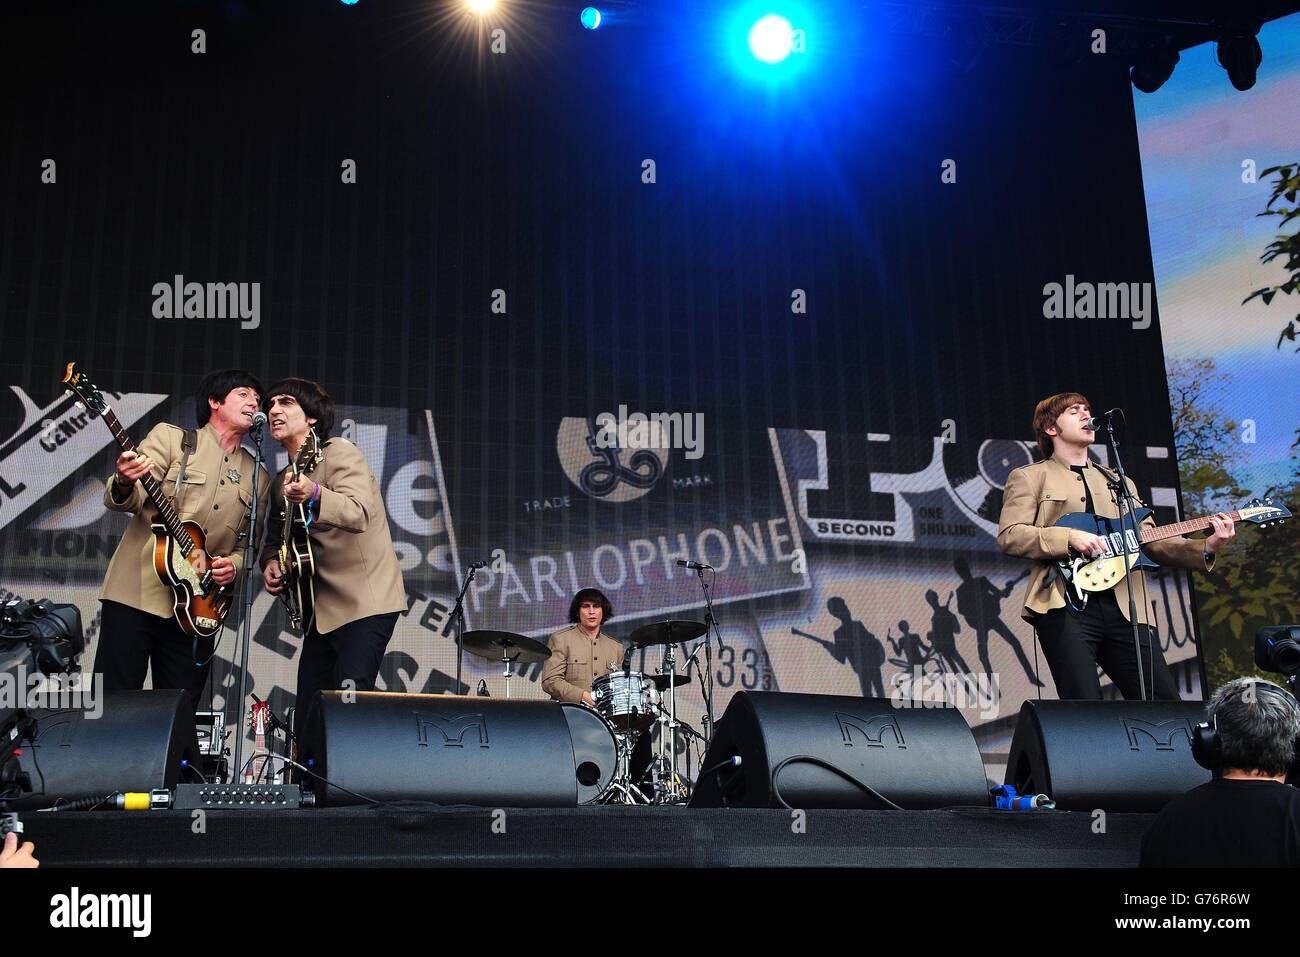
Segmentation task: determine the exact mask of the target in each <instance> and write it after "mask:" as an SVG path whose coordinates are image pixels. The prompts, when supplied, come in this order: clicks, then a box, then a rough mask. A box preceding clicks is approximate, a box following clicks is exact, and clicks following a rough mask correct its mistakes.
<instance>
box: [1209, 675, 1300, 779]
mask: <svg viewBox="0 0 1300 957" xmlns="http://www.w3.org/2000/svg"><path fill="white" fill-rule="evenodd" d="M1266 688H1267V689H1268V690H1265V689H1266ZM1207 710H1208V712H1209V716H1210V718H1211V720H1212V721H1213V723H1214V726H1215V728H1216V729H1217V730H1218V733H1219V741H1220V742H1221V743H1222V745H1223V762H1222V766H1223V767H1225V768H1235V769H1238V770H1241V771H1263V772H1264V773H1265V774H1269V775H1279V774H1286V773H1287V771H1289V770H1290V768H1291V762H1292V760H1293V759H1294V758H1295V748H1296V739H1297V738H1300V705H1297V703H1296V701H1295V699H1294V697H1293V696H1292V694H1291V692H1289V691H1287V690H1286V689H1285V688H1283V687H1281V686H1280V685H1276V684H1274V683H1273V682H1271V681H1265V680H1264V679H1262V678H1234V679H1233V680H1231V681H1229V682H1227V683H1226V684H1224V685H1222V686H1221V687H1220V688H1219V689H1218V690H1217V691H1216V692H1214V697H1212V698H1211V699H1210V703H1209V706H1208V708H1207Z"/></svg>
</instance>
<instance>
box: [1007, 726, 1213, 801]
mask: <svg viewBox="0 0 1300 957" xmlns="http://www.w3.org/2000/svg"><path fill="white" fill-rule="evenodd" d="M1204 717H1205V705H1204V704H1203V703H1201V702H1199V701H1026V702H1025V703H1024V704H1023V705H1022V706H1021V708H1020V717H1019V719H1018V721H1017V722H1016V731H1015V735H1014V736H1013V737H1012V739H1011V751H1010V754H1009V755H1008V758H1007V776H1006V783H1007V784H1014V785H1015V787H1016V790H1017V791H1019V792H1020V793H1021V794H1025V793H1042V794H1047V795H1050V796H1051V797H1052V798H1053V799H1054V800H1055V801H1056V806H1057V807H1058V808H1062V809H1065V810H1073V811H1091V810H1094V809H1096V808H1102V809H1104V810H1108V811H1158V810H1159V809H1160V808H1162V807H1164V806H1165V804H1166V803H1168V802H1169V801H1170V800H1171V799H1172V798H1175V797H1177V796H1178V795H1180V794H1183V793H1185V792H1187V791H1190V790H1191V789H1192V788H1194V787H1196V786H1198V785H1201V784H1204V783H1205V782H1207V781H1209V780H1210V772H1209V771H1206V770H1205V769H1204V768H1202V767H1201V766H1200V765H1198V764H1197V763H1196V761H1195V759H1194V758H1193V757H1192V744H1191V735H1192V728H1193V727H1195V725H1196V723H1197V722H1198V721H1202V720H1204Z"/></svg>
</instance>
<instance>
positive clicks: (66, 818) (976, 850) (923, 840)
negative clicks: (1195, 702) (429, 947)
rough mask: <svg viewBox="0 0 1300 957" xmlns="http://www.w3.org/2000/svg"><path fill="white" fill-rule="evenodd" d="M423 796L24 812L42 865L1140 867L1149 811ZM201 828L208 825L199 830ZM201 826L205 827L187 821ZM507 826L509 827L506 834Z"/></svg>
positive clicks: (28, 833) (25, 820) (24, 817)
mask: <svg viewBox="0 0 1300 957" xmlns="http://www.w3.org/2000/svg"><path fill="white" fill-rule="evenodd" d="M804 813H805V814H806V817H805V818H804V819H803V820H802V822H800V821H798V820H796V819H795V818H793V817H792V815H791V813H790V812H788V811H779V810H750V809H691V808H671V807H670V808H644V807H643V808H623V807H582V808H573V809H536V808H517V809H516V808H507V809H503V810H496V811H494V810H493V809H490V808H440V807H434V806H430V805H422V804H386V805H383V806H381V807H373V808H367V807H358V808H318V809H303V810H292V811H208V812H206V817H205V819H204V820H202V821H198V820H195V819H194V818H193V817H192V816H191V815H192V812H189V811H176V810H170V811H136V812H120V811H119V812H103V811H96V812H77V811H71V812H66V813H55V814H50V813H36V812H27V813H24V814H23V815H22V818H23V821H24V823H25V825H26V829H27V839H28V840H32V841H35V842H36V844H37V848H38V856H39V858H40V860H41V864H42V866H43V867H59V866H90V867H140V866H154V865H162V866H171V867H214V866H215V867H220V866H252V865H256V866H259V867H266V866H273V867H274V866H278V867H299V866H307V867H321V866H330V867H338V866H345V867H423V866H435V867H436V866H456V867H463V866H466V865H471V866H475V865H477V866H491V867H513V866H523V867H656V866H663V867H1072V868H1073V867H1133V866H1136V864H1137V859H1138V847H1139V844H1140V842H1141V840H1142V834H1143V832H1144V831H1145V830H1146V828H1147V827H1148V826H1149V825H1150V823H1151V821H1152V820H1153V818H1154V815H1149V814H1117V813H1112V814H1108V815H1106V818H1105V828H1104V832H1103V833H1095V832H1094V827H1095V825H1094V821H1093V816H1092V815H1091V814H1086V813H1079V812H1073V813H1071V812H1063V811H1045V812H1029V813H1025V812H1011V811H994V810H988V809H982V808H970V809H965V808H961V809H954V810H947V811H840V810H837V811H818V810H810V811H807V812H804ZM200 825H202V827H201V828H200ZM196 831H197V832H198V833H196ZM502 832H504V833H502Z"/></svg>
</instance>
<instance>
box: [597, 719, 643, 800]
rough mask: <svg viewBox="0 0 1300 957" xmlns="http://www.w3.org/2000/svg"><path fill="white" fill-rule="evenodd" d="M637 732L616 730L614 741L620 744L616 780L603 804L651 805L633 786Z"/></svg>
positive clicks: (603, 797) (612, 783) (605, 796)
mask: <svg viewBox="0 0 1300 957" xmlns="http://www.w3.org/2000/svg"><path fill="white" fill-rule="evenodd" d="M637 737H638V735H637V732H635V731H623V730H620V729H618V728H615V729H614V740H615V741H616V742H617V743H618V761H617V763H616V765H615V771H614V779H613V780H612V781H611V782H610V784H609V787H608V788H606V789H605V793H604V795H603V796H602V797H601V801H600V803H601V804H649V803H651V802H650V799H649V798H647V797H646V796H645V795H644V794H642V793H641V792H640V791H639V790H637V788H636V787H635V786H634V785H633V783H632V780H631V777H632V751H633V749H634V748H635V747H636V740H637Z"/></svg>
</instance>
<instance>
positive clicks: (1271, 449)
mask: <svg viewBox="0 0 1300 957" xmlns="http://www.w3.org/2000/svg"><path fill="white" fill-rule="evenodd" d="M1259 42H1260V46H1261V48H1262V49H1263V53H1264V59H1263V63H1262V64H1261V65H1260V68H1259V79H1258V82H1257V83H1256V85H1255V87H1254V88H1253V89H1251V90H1249V91H1247V92H1245V93H1242V92H1238V91H1237V90H1235V89H1233V87H1232V85H1231V84H1230V83H1229V82H1228V77H1227V74H1226V73H1225V72H1224V70H1223V68H1222V67H1220V66H1219V64H1218V62H1217V61H1216V60H1215V53H1214V44H1212V43H1206V44H1203V45H1201V46H1199V47H1195V48H1193V49H1191V50H1187V51H1184V52H1183V55H1182V60H1181V61H1180V62H1179V64H1178V66H1177V68H1176V69H1175V70H1174V74H1173V76H1172V77H1171V78H1170V79H1169V81H1168V82H1166V83H1165V85H1164V86H1162V87H1161V88H1160V89H1159V90H1157V91H1156V92H1155V93H1141V92H1139V91H1138V90H1136V89H1135V90H1134V91H1133V96H1134V102H1135V108H1136V112H1137V120H1138V141H1139V144H1140V147H1141V153H1142V177H1143V186H1144V189H1145V191H1146V203H1147V215H1148V220H1149V223H1150V230H1151V251H1152V257H1153V259H1154V264H1155V275H1156V287H1157V297H1158V302H1159V308H1160V328H1161V335H1162V337H1163V340H1164V347H1165V355H1166V358H1168V359H1179V358H1198V357H1202V356H1213V357H1214V358H1215V359H1216V361H1217V362H1218V366H1219V369H1220V371H1221V372H1223V373H1225V374H1226V375H1227V381H1226V383H1225V384H1224V385H1223V387H1222V388H1221V389H1219V390H1217V392H1216V394H1215V396H1214V398H1215V399H1216V400H1217V401H1218V403H1219V404H1220V406H1221V408H1222V410H1223V412H1224V413H1225V414H1226V415H1227V416H1228V417H1229V418H1232V419H1234V420H1236V421H1242V420H1250V421H1252V422H1253V423H1254V424H1255V434H1256V441H1255V443H1253V444H1247V445H1243V452H1244V456H1243V465H1244V466H1245V468H1243V469H1242V472H1243V474H1245V475H1246V476H1248V477H1249V478H1250V479H1252V480H1253V481H1252V482H1251V483H1250V484H1255V485H1257V487H1256V488H1254V489H1253V491H1256V492H1262V491H1263V490H1264V489H1265V488H1266V487H1267V486H1268V485H1270V484H1273V483H1274V481H1275V480H1276V479H1277V478H1278V477H1279V476H1281V475H1284V474H1285V472H1286V471H1287V469H1288V467H1289V466H1288V465H1287V460H1288V458H1289V455H1290V446H1291V443H1292V441H1294V439H1295V430H1296V429H1297V428H1300V354H1297V353H1296V352H1295V351H1294V349H1295V346H1294V345H1293V344H1290V343H1283V346H1282V349H1280V350H1279V349H1277V348H1276V343H1277V336H1278V332H1279V331H1280V330H1281V329H1282V327H1283V326H1285V325H1286V322H1287V320H1288V319H1290V318H1292V317H1294V316H1295V315H1296V314H1297V313H1300V295H1291V296H1277V297H1276V298H1274V300H1273V303H1272V304H1271V305H1269V306H1265V305H1263V303H1262V302H1261V301H1260V300H1258V299H1256V300H1252V301H1251V302H1249V303H1247V304H1245V305H1243V304H1242V300H1243V299H1245V298H1246V296H1247V295H1249V294H1250V293H1251V292H1252V291H1254V290H1255V289H1257V288H1259V287H1260V286H1265V285H1272V284H1275V283H1277V282H1280V281H1282V280H1283V279H1284V278H1285V277H1286V272H1285V270H1284V269H1283V268H1282V265H1281V263H1280V261H1275V262H1274V263H1272V264H1271V265H1269V266H1263V265H1261V264H1260V262H1259V256H1260V254H1261V253H1262V252H1263V251H1264V247H1265V246H1266V245H1267V244H1268V243H1269V242H1270V241H1271V240H1272V239H1273V238H1274V237H1275V236H1276V234H1277V219H1276V218H1275V217H1263V218H1261V217H1258V216H1257V215H1256V214H1257V213H1258V212H1260V211H1261V210H1263V209H1264V208H1265V204H1266V203H1267V201H1268V196H1269V193H1270V192H1271V188H1272V186H1271V181H1272V179H1273V177H1272V176H1270V177H1267V178H1260V179H1259V180H1258V181H1257V182H1254V183H1250V182H1245V181H1243V180H1244V176H1245V173H1246V169H1245V167H1244V166H1243V164H1245V163H1246V161H1248V160H1253V161H1254V168H1255V170H1256V171H1257V172H1262V171H1263V170H1264V169H1265V168H1267V167H1269V166H1276V165H1279V164H1282V163H1288V162H1300V14H1297V15H1292V16H1290V17H1286V18H1284V19H1282V20H1278V21H1275V22H1274V23H1271V24H1267V25H1265V27H1264V28H1263V29H1262V30H1261V31H1260V34H1259Z"/></svg>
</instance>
